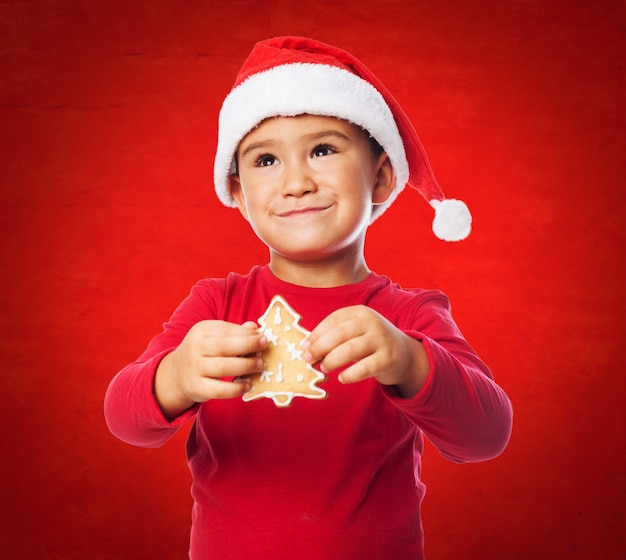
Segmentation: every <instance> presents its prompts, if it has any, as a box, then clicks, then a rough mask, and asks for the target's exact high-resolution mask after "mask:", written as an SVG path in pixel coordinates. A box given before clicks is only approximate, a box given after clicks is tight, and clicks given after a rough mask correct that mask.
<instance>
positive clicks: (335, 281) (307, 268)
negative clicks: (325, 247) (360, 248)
mask: <svg viewBox="0 0 626 560" xmlns="http://www.w3.org/2000/svg"><path fill="white" fill-rule="evenodd" d="M269 266H270V270H271V271H272V273H273V274H274V275H275V276H276V277H277V278H280V279H281V280H283V281H285V282H289V283H290V284H296V285H298V286H304V287H306V288H334V287H337V286H345V285H347V284H355V283H357V282H360V281H362V280H365V278H367V276H368V275H369V273H370V270H369V268H368V267H367V264H366V262H365V258H364V257H363V256H362V255H360V258H357V259H345V258H344V259H341V260H338V261H337V262H294V261H291V260H288V259H284V258H283V257H282V256H280V255H276V254H271V255H270V265H269Z"/></svg>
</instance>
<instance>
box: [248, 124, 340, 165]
mask: <svg viewBox="0 0 626 560" xmlns="http://www.w3.org/2000/svg"><path fill="white" fill-rule="evenodd" d="M329 136H330V137H335V138H339V139H342V140H350V137H349V136H347V135H345V134H344V133H343V132H339V131H338V130H333V129H330V130H320V131H318V132H311V133H310V134H305V135H304V136H302V139H304V140H306V141H308V142H310V141H312V140H322V139H323V138H327V137H329ZM275 144H276V141H275V140H274V139H270V140H260V141H259V142H253V143H252V144H250V145H249V146H246V149H245V150H244V151H243V152H241V156H240V157H242V158H243V157H244V156H245V155H246V154H248V153H250V152H252V151H253V150H257V149H261V150H263V149H265V148H270V147H272V146H273V145H275Z"/></svg>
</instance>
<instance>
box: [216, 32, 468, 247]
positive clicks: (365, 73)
mask: <svg viewBox="0 0 626 560" xmlns="http://www.w3.org/2000/svg"><path fill="white" fill-rule="evenodd" d="M302 114H311V115H322V116H328V117H337V118H340V119H344V120H346V121H349V122H351V123H353V124H356V125H358V126H360V127H361V128H364V129H365V130H367V132H368V133H369V134H370V135H371V136H372V137H373V138H375V139H376V141H377V142H378V143H379V144H380V145H381V146H382V147H383V149H384V150H385V152H386V153H387V156H388V157H389V160H390V161H391V165H392V166H393V169H394V171H395V174H396V188H395V190H394V192H393V193H392V195H391V196H390V197H389V199H388V200H387V201H386V202H385V203H384V204H380V205H376V206H374V208H373V212H372V221H374V220H375V219H376V218H377V217H378V216H380V215H381V214H382V213H383V212H384V211H385V210H386V209H387V208H388V207H389V206H390V205H391V203H392V202H393V201H394V200H395V198H396V197H397V196H398V194H400V192H401V191H402V190H403V189H404V187H405V185H406V184H408V185H409V186H411V187H413V188H415V189H417V191H418V192H419V193H420V194H421V195H422V196H423V197H424V198H425V199H426V201H427V202H428V203H429V204H430V205H431V206H432V207H433V208H434V211H435V218H434V220H433V231H434V233H435V235H436V236H437V237H438V238H439V239H443V240H444V241H460V240H462V239H465V238H466V237H467V236H468V235H469V233H470V231H471V222H472V217H471V215H470V212H469V209H468V208H467V206H466V205H465V203H464V202H462V201H460V200H455V199H446V198H445V197H444V195H443V192H442V191H441V188H440V187H439V185H438V184H437V181H436V180H435V177H434V175H433V171H432V169H431V167H430V163H429V162H428V158H427V157H426V153H425V152H424V148H423V147H422V143H421V142H420V139H419V138H418V136H417V133H416V132H415V129H414V128H413V125H412V124H411V122H410V120H409V118H408V117H407V116H406V114H405V113H404V111H403V110H402V108H401V107H400V105H399V104H398V102H397V101H396V100H395V99H394V98H393V96H392V95H391V94H390V93H389V91H388V90H387V89H386V88H385V86H384V85H383V84H382V83H381V82H380V80H379V79H378V78H377V77H376V76H375V75H374V74H373V73H372V72H371V71H370V70H369V69H368V68H367V67H365V65H363V64H362V63H361V62H360V61H359V60H357V59H356V58H355V57H354V56H352V55H351V54H350V53H348V52H346V51H344V50H342V49H339V48H337V47H333V46H331V45H327V44H325V43H321V42H319V41H314V40H312V39H308V38H304V37H276V38H273V39H268V40H265V41H261V42H259V43H257V44H256V45H255V46H254V48H253V49H252V52H251V53H250V55H249V56H248V58H247V59H246V60H245V62H244V64H243V66H242V68H241V70H240V71H239V74H238V75H237V78H236V80H235V84H234V86H233V89H232V90H231V92H230V93H229V94H228V95H227V97H226V99H225V100H224V103H223V105H222V109H221V111H220V115H219V131H218V142H217V153H216V156H215V168H214V179H215V190H216V192H217V195H218V197H219V199H220V200H221V201H222V202H223V203H224V204H225V205H226V206H231V207H234V206H236V204H235V201H234V199H233V198H232V196H231V194H230V189H229V185H228V176H229V175H230V174H232V173H234V172H235V168H234V155H235V153H236V151H237V147H238V146H239V143H240V142H241V140H243V138H244V137H245V136H246V135H247V134H248V133H249V132H250V131H251V130H252V129H253V128H255V127H256V126H257V125H258V124H260V123H261V122H262V121H263V120H265V119H267V118H269V117H276V116H284V117H288V116H297V115H302Z"/></svg>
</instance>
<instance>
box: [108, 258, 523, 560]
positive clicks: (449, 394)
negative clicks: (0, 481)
mask: <svg viewBox="0 0 626 560" xmlns="http://www.w3.org/2000/svg"><path fill="white" fill-rule="evenodd" d="M276 294H280V295H282V296H283V297H284V298H285V299H286V300H287V301H288V302H289V303H290V305H291V306H292V307H293V308H294V309H295V310H296V311H297V312H298V313H300V314H301V315H302V321H301V325H302V326H303V327H304V328H305V329H308V330H313V329H314V328H315V326H316V325H317V324H318V323H319V322H320V321H321V320H322V319H323V318H325V317H326V316H327V315H328V314H330V313H331V312H332V311H334V310H336V309H338V308H340V307H347V306H350V305H357V304H364V305H367V306H369V307H371V308H372V309H374V310H376V311H377V312H379V313H380V314H382V315H383V316H385V317H386V318H387V319H389V320H390V321H391V322H392V323H393V324H395V325H396V326H397V327H398V328H399V329H401V330H403V331H404V332H406V333H407V334H408V335H410V336H412V337H414V338H416V339H418V340H420V341H421V342H422V343H423V344H424V346H425V348H426V351H427V354H428V357H429V360H430V365H431V371H430V374H429V376H428V379H427V381H426V384H425V385H424V387H423V388H422V389H421V390H420V391H419V393H418V394H417V395H416V396H415V397H414V398H413V399H403V398H400V397H399V396H398V395H397V393H396V392H395V391H394V389H393V388H392V387H384V386H382V385H380V384H378V383H377V382H376V381H375V380H367V381H363V382H360V383H356V384H351V385H342V384H341V383H339V382H338V380H337V378H336V375H333V374H332V373H331V374H330V375H329V376H328V378H327V380H326V381H325V382H324V383H323V384H321V387H323V388H324V389H325V390H326V392H327V394H328V398H326V399H324V400H312V399H306V398H301V397H296V398H295V399H294V401H293V404H292V405H291V406H290V407H289V408H278V407H276V406H275V405H274V403H273V402H272V400H271V399H265V398H261V399H258V400H255V401H252V402H247V403H246V402H243V401H242V400H241V399H239V398H238V399H229V400H213V401H209V402H206V403H203V404H200V405H196V406H195V407H193V408H192V409H190V410H189V411H187V412H186V413H184V414H183V415H181V416H180V417H179V418H177V419H175V420H174V421H173V422H168V421H167V420H166V418H165V417H164V416H163V414H162V412H161V410H160V408H159V406H158V404H157V403H156V400H155V398H154V395H153V390H152V387H153V380H154V375H155V372H156V368H157V366H158V364H159V362H160V360H161V359H162V358H163V356H164V355H166V354H167V353H169V352H171V351H172V350H174V349H175V348H176V347H177V346H178V345H179V344H180V342H181V341H182V339H183V337H184V336H185V334H186V333H187V331H188V330H189V328H190V327H191V326H192V325H194V324H195V323H196V322H198V321H201V320H206V319H220V320H225V321H230V322H234V323H238V324H241V323H243V322H245V321H250V320H252V321H256V320H258V318H259V317H260V316H261V315H262V314H263V312H264V311H265V309H266V308H267V306H268V304H269V302H270V300H271V298H272V297H273V296H274V295H276ZM105 415H106V420H107V423H108V426H109V428H110V430H111V432H112V433H113V434H115V435H116V436H117V437H118V438H120V439H122V440H124V441H126V442H128V443H131V444H133V445H138V446H142V447H159V446H161V445H163V444H164V443H165V442H166V441H167V440H168V439H169V438H170V437H171V436H172V435H173V434H174V433H175V432H176V430H177V429H178V428H179V427H180V426H181V425H182V424H183V423H185V422H186V421H187V420H189V419H190V418H192V417H194V416H195V423H194V426H193V428H192V430H191V433H190V435H189V439H188V442H187V456H188V463H189V468H190V470H191V473H192V476H193V487H192V494H193V498H194V508H193V514H192V517H193V523H192V532H191V543H190V558H192V559H194V560H204V559H208V558H220V559H221V560H225V559H238V560H239V559H246V560H255V559H259V560H266V559H267V558H272V559H273V560H280V559H293V558H298V559H300V560H309V559H310V560H313V559H315V560H319V559H326V558H329V559H330V558H333V559H335V560H340V559H346V560H348V559H350V560H352V559H354V558H359V559H360V560H369V559H371V560H380V559H381V558H386V559H388V560H407V559H409V558H410V559H421V558H423V535H422V526H421V519H420V504H421V501H422V499H423V496H424V491H425V488H424V485H423V483H422V482H421V481H420V465H421V454H422V450H423V436H424V435H425V436H426V437H427V438H428V439H429V440H430V441H431V442H432V443H433V444H434V445H435V446H436V447H437V449H438V450H439V451H440V453H441V454H442V455H443V456H444V457H447V458H448V459H450V460H452V461H456V462H467V461H482V460H486V459H490V458H492V457H495V456H497V455H499V454H500V453H501V452H502V451H503V449H504V448H505V446H506V444H507V442H508V439H509V436H510V432H511V424H512V409H511V404H510V402H509V399H508V397H507V396H506V394H505V393H504V391H503V390H502V389H501V388H500V387H499V386H498V385H497V384H496V383H495V382H494V381H493V377H492V375H491V372H490V371H489V369H488V368H487V367H486V366H485V364H484V363H483V362H482V361H481V360H480V359H479V357H478V356H477V355H476V353H475V352H474V350H473V349H472V348H471V347H470V345H469V344H468V343H467V342H466V341H465V339H464V338H463V336H462V334H461V333H460V331H459V329H458V328H457V326H456V325H455V323H454V321H453V319H452V316H451V314H450V307H449V302H448V299H447V297H446V296H445V295H444V294H442V293H441V292H438V291H426V290H405V289H402V288H400V287H399V286H398V285H396V284H393V283H392V282H391V281H390V280H389V279H387V278H385V277H382V276H379V275H376V274H373V273H372V274H370V276H369V277H368V278H367V279H365V280H364V281H362V282H359V283H356V284H350V285H347V286H341V287H336V288H304V287H301V286H296V285H293V284H289V283H286V282H283V281H281V280H279V279H277V278H276V277H275V276H273V275H272V273H271V272H270V270H269V268H267V267H255V268H253V269H252V270H251V271H250V273H249V274H247V275H237V274H231V275H229V276H228V278H226V279H219V280H218V279H213V280H211V279H209V280H203V281H200V282H199V283H198V284H196V286H194V288H193V289H192V291H191V293H190V295H189V296H188V297H187V298H186V299H185V300H184V301H183V302H182V303H181V304H180V306H179V307H178V309H177V310H176V311H175V312H174V314H173V316H172V317H171V319H170V320H169V322H167V323H166V324H165V326H164V329H163V332H161V333H160V334H159V335H157V336H156V337H155V338H154V339H153V340H152V341H151V342H150V344H149V345H148V347H147V349H146V350H145V352H144V353H143V354H142V355H141V356H140V357H139V358H138V359H137V361H135V362H134V363H132V364H130V365H128V366H127V367H126V368H124V369H123V370H122V371H120V372H119V373H118V375H117V376H116V377H115V378H114V379H113V381H112V382H111V384H110V386H109V389H108V391H107V394H106V398H105Z"/></svg>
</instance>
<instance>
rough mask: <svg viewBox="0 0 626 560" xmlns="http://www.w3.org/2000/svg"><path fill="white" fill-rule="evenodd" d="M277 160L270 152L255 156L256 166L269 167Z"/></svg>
mask: <svg viewBox="0 0 626 560" xmlns="http://www.w3.org/2000/svg"><path fill="white" fill-rule="evenodd" d="M277 162H278V160H277V159H276V158H275V157H274V156H272V155H270V154H265V155H262V156H261V157H259V158H257V160H256V166H257V167H269V166H270V165H276V163H277Z"/></svg>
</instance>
